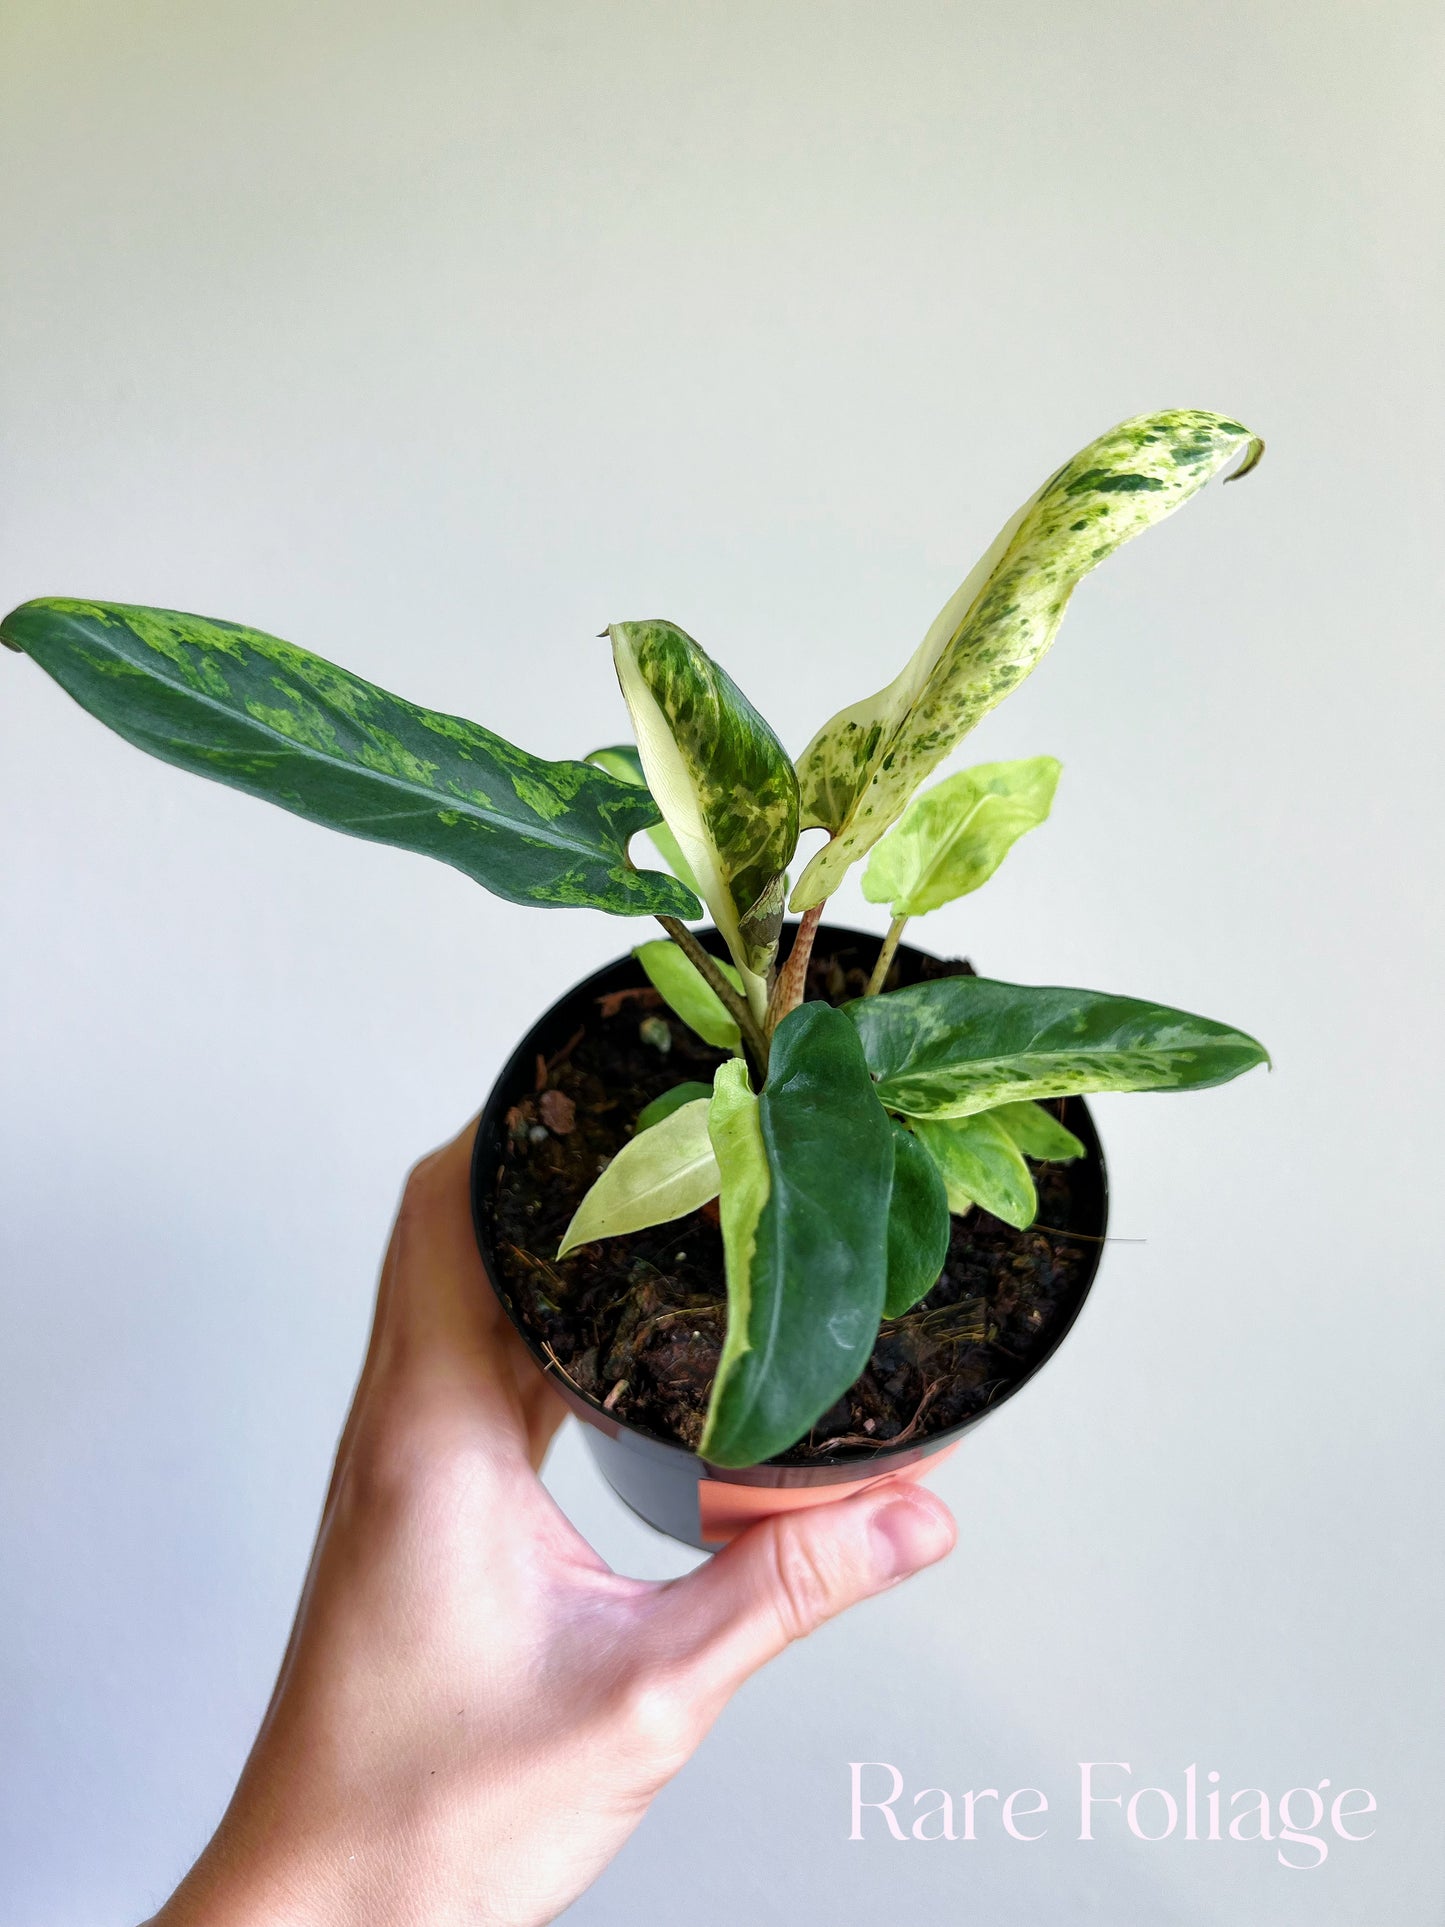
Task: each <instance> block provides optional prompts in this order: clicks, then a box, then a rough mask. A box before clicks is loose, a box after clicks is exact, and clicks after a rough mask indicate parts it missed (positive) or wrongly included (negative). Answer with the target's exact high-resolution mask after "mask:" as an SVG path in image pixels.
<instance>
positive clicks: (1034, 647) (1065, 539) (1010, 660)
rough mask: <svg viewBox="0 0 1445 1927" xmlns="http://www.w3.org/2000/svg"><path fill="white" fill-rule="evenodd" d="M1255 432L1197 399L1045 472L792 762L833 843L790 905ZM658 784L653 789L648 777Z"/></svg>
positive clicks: (867, 840) (808, 902)
mask: <svg viewBox="0 0 1445 1927" xmlns="http://www.w3.org/2000/svg"><path fill="white" fill-rule="evenodd" d="M1263 452H1264V444H1263V443H1262V442H1261V441H1260V440H1259V439H1258V437H1257V436H1255V435H1252V434H1251V433H1250V431H1249V430H1248V429H1247V428H1245V427H1242V426H1241V424H1240V423H1239V422H1236V421H1231V420H1230V419H1229V418H1228V417H1226V416H1223V415H1214V414H1210V413H1209V412H1208V411H1207V410H1204V409H1198V408H1178V409H1170V410H1168V411H1166V412H1165V413H1163V414H1159V415H1139V416H1136V417H1135V418H1134V419H1133V420H1132V421H1127V422H1123V423H1121V424H1120V426H1119V427H1118V428H1114V429H1111V430H1110V431H1109V433H1108V434H1107V435H1102V436H1100V438H1099V439H1098V440H1097V441H1095V442H1091V443H1090V444H1089V446H1088V447H1087V448H1085V449H1082V450H1081V451H1080V453H1079V454H1077V455H1076V456H1075V457H1074V458H1073V460H1072V461H1070V462H1066V463H1065V464H1064V466H1063V467H1062V468H1061V469H1059V470H1058V471H1057V473H1056V474H1054V475H1051V476H1050V477H1049V479H1048V481H1047V482H1045V483H1044V485H1043V487H1042V488H1041V489H1040V490H1039V492H1038V493H1037V494H1036V495H1035V496H1033V497H1032V498H1031V499H1030V500H1029V501H1028V502H1026V503H1025V504H1024V506H1023V507H1022V508H1021V509H1020V510H1019V512H1018V513H1017V515H1015V516H1014V517H1013V519H1012V520H1011V521H1010V522H1008V523H1007V524H1006V525H1005V527H1004V528H1003V530H1002V531H1001V532H1000V534H999V536H998V538H997V540H996V541H995V542H994V544H993V546H992V548H990V549H989V551H988V553H987V554H986V555H985V556H984V558H983V560H982V561H981V562H980V563H979V564H978V567H977V568H976V569H975V570H974V571H973V573H972V574H971V575H970V576H969V577H968V579H967V581H966V582H965V583H964V584H963V586H962V587H961V588H960V589H959V591H958V593H957V594H956V595H955V596H953V598H952V599H951V600H950V601H949V602H948V603H947V605H946V606H945V607H944V608H943V610H942V611H941V612H940V614H939V616H938V618H937V620H936V621H935V622H934V624H933V627H932V628H931V629H930V630H929V631H928V634H927V635H926V636H925V637H924V639H923V641H922V643H921V644H920V646H919V648H918V650H917V651H916V653H915V654H914V656H913V657H912V659H911V660H910V661H909V663H908V664H907V665H906V667H905V668H904V669H903V671H902V673H901V674H900V675H899V676H898V677H896V678H895V680H894V681H893V682H891V683H889V685H888V687H887V688H886V689H882V690H880V691H879V692H878V694H877V695H876V696H870V697H868V698H867V699H866V700H865V701H863V702H860V703H854V704H853V705H852V707H851V708H848V709H844V710H841V711H840V712H839V713H838V714H837V715H836V716H835V717H834V718H833V719H832V721H831V722H829V723H826V724H825V725H824V726H823V728H822V729H821V730H820V731H819V732H818V734H817V735H816V736H815V737H814V738H813V741H812V742H811V743H810V744H809V745H808V747H807V749H806V750H805V751H804V752H803V755H802V757H801V758H800V759H799V763H798V774H799V779H800V783H801V788H802V802H803V819H802V821H803V828H804V829H811V828H815V827H822V828H824V829H826V830H829V831H831V832H832V837H831V840H830V841H829V842H828V843H827V844H825V845H824V847H823V848H822V849H821V850H820V851H819V852H818V853H817V855H816V856H815V857H814V858H813V860H812V862H811V863H810V864H809V865H808V867H807V869H806V870H804V872H803V874H802V876H801V877H800V878H799V880H798V884H797V887H796V888H795V889H794V891H793V896H792V905H791V907H792V908H793V909H794V910H806V909H809V908H810V907H811V906H812V905H813V904H816V903H821V902H822V901H823V899H824V898H825V897H827V896H829V895H830V894H831V893H832V891H833V890H834V889H835V888H836V886H837V884H838V883H839V881H840V880H841V878H842V876H843V874H844V872H845V871H846V870H847V869H848V867H849V865H850V864H852V863H853V862H855V861H856V860H857V858H859V857H860V856H863V855H864V854H865V853H866V852H867V851H868V850H870V849H871V848H872V847H873V845H874V844H875V843H876V842H877V841H878V839H879V837H880V836H882V834H883V832H884V831H885V830H886V829H887V828H888V827H889V825H890V824H891V823H893V822H895V821H896V819H897V817H898V815H899V813H900V812H901V811H902V809H903V806H904V805H905V804H906V803H907V801H908V799H909V797H910V796H911V795H912V794H913V792H914V790H915V789H917V787H918V785H919V783H920V782H922V780H923V778H924V777H925V776H926V775H927V774H928V772H929V771H930V770H931V769H933V768H934V767H935V766H936V765H937V764H938V763H939V762H941V761H942V759H943V758H944V757H945V756H947V755H948V753H949V752H950V750H952V749H953V747H954V745H955V744H956V743H958V742H959V741H960V740H961V739H962V738H963V737H964V736H966V735H967V733H968V732H969V730H971V729H972V728H973V726H974V725H975V723H977V722H978V721H979V720H980V719H981V718H982V717H983V716H985V715H986V714H987V713H988V711H989V710H990V709H992V708H993V707H994V705H995V704H996V703H999V702H1002V700H1003V698H1004V697H1005V696H1007V695H1008V694H1009V692H1010V690H1012V689H1014V688H1016V687H1017V686H1018V684H1019V683H1021V682H1022V681H1023V679H1024V677H1025V676H1027V675H1028V674H1029V672H1030V670H1032V669H1033V668H1034V666H1035V664H1036V663H1037V662H1038V661H1039V659H1040V657H1042V656H1043V654H1044V652H1045V651H1046V650H1047V649H1048V647H1049V644H1050V643H1051V642H1052V641H1053V639H1054V636H1055V634H1056V633H1057V631H1058V627H1059V623H1060V622H1061V620H1062V619H1063V614H1064V610H1065V608H1066V607H1067V605H1068V600H1069V597H1070V596H1071V595H1072V593H1073V591H1074V589H1075V587H1076V585H1077V584H1078V583H1079V582H1080V581H1081V580H1082V578H1083V577H1084V576H1085V575H1087V574H1088V572H1089V571H1090V569H1093V568H1096V567H1097V566H1098V564H1099V563H1100V562H1102V561H1103V560H1104V559H1105V557H1107V556H1110V555H1112V554H1113V553H1114V551H1115V549H1117V548H1119V547H1120V546H1121V545H1122V544H1123V543H1125V542H1127V541H1129V539H1130V538H1131V537H1132V536H1135V535H1139V534H1141V533H1142V532H1143V531H1144V530H1145V529H1147V528H1150V527H1152V526H1153V524H1154V523H1156V522H1160V521H1162V520H1163V519H1164V517H1165V516H1166V515H1170V514H1172V513H1173V511H1174V510H1175V509H1177V508H1179V507H1180V506H1181V505H1182V504H1183V503H1185V502H1187V501H1188V500H1189V498H1190V496H1191V495H1194V494H1195V493H1197V491H1198V490H1199V489H1201V488H1202V487H1203V486H1204V484H1205V483H1206V482H1207V481H1209V480H1210V478H1211V477H1212V476H1214V475H1217V474H1218V473H1219V472H1220V470H1221V469H1223V468H1225V467H1227V466H1228V464H1229V463H1230V462H1232V461H1234V460H1235V458H1236V457H1238V456H1240V455H1242V456H1243V458H1244V459H1243V461H1242V462H1241V463H1240V465H1239V467H1238V468H1237V469H1236V471H1235V474H1236V476H1239V475H1243V474H1245V473H1246V472H1247V471H1248V470H1249V469H1251V468H1253V467H1254V465H1255V463H1256V462H1257V461H1258V460H1259V458H1260V456H1261V454H1262V453H1263ZM653 790H654V793H656V784H654V785H653Z"/></svg>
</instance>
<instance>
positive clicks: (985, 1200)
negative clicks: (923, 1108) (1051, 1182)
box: [913, 1111, 1039, 1231]
mask: <svg viewBox="0 0 1445 1927" xmlns="http://www.w3.org/2000/svg"><path fill="white" fill-rule="evenodd" d="M913 1128H914V1130H916V1131H917V1133H918V1137H919V1141H920V1143H921V1144H922V1145H923V1146H924V1148H925V1149H926V1150H927V1151H928V1153H929V1155H930V1156H931V1157H932V1159H933V1161H934V1163H935V1164H936V1165H937V1166H938V1169H939V1171H940V1173H941V1174H942V1177H943V1183H944V1187H945V1189H946V1190H947V1192H948V1207H949V1209H950V1211H957V1212H960V1213H961V1212H964V1211H966V1210H967V1209H968V1207H969V1205H970V1204H981V1205H982V1206H983V1208H984V1210H985V1211H991V1212H992V1213H993V1215H994V1216H995V1217H996V1218H1002V1219H1003V1221H1004V1223H1005V1224H1011V1225H1013V1226H1015V1227H1016V1228H1017V1229H1018V1230H1020V1231H1022V1230H1024V1229H1025V1227H1026V1226H1028V1225H1031V1224H1032V1223H1033V1221H1034V1219H1035V1218H1036V1217H1037V1216H1038V1209H1039V1199H1038V1193H1037V1192H1036V1191H1035V1190H1034V1181H1033V1179H1032V1178H1031V1177H1030V1176H1029V1167H1028V1166H1027V1165H1026V1164H1025V1163H1024V1161H1023V1156H1022V1154H1021V1152H1020V1151H1019V1148H1018V1146H1017V1145H1016V1144H1015V1143H1014V1141H1013V1139H1012V1138H1011V1137H1010V1136H1009V1134H1008V1132H1007V1131H1006V1130H1005V1129H1004V1127H1003V1126H1002V1124H997V1123H995V1122H994V1118H993V1114H992V1112H990V1111H981V1112H980V1113H979V1114H978V1115H977V1116H975V1117H949V1118H926V1117H919V1118H915V1119H914V1120H913Z"/></svg>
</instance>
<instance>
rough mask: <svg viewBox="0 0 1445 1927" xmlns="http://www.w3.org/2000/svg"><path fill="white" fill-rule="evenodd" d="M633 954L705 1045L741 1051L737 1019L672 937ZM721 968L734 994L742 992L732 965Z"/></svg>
mask: <svg viewBox="0 0 1445 1927" xmlns="http://www.w3.org/2000/svg"><path fill="white" fill-rule="evenodd" d="M632 954H633V956H634V957H636V959H637V961H638V962H639V963H640V964H641V965H642V968H643V969H644V970H645V971H646V972H647V979H648V982H649V983H650V984H651V985H652V987H653V989H654V990H655V991H657V992H658V994H659V995H660V996H661V997H662V999H663V1001H664V1002H665V1003H666V1004H667V1005H668V1006H669V1007H670V1008H671V1009H672V1010H674V1011H676V1013H677V1015H678V1016H679V1017H680V1018H681V1019H682V1021H683V1022H684V1023H685V1024H686V1025H687V1026H688V1027H689V1029H691V1030H695V1031H696V1032H697V1034H698V1036H699V1037H700V1038H701V1039H702V1040H703V1042H704V1043H705V1044H711V1045H713V1046H714V1048H715V1049H717V1050H734V1051H736V1050H741V1049H742V1039H741V1037H740V1036H739V1035H738V1027H737V1021H736V1019H735V1018H733V1017H730V1016H729V1015H728V1012H727V1009H726V1007H725V1006H724V1004H723V1001H722V999H721V998H720V997H719V996H718V994H717V992H716V991H715V990H714V989H713V987H712V985H711V984H709V983H708V981H707V979H706V978H705V977H704V976H703V974H702V972H701V971H700V970H699V969H698V967H697V965H696V964H695V963H694V962H693V961H692V959H691V958H690V957H689V956H687V955H686V953H685V952H684V951H683V950H682V949H681V947H680V946H679V945H677V944H675V943H674V942H673V941H672V939H671V938H670V937H663V938H661V939H660V940H659V941H658V942H656V943H641V944H639V945H638V946H637V948H636V949H635V950H634V951H633V953H632ZM718 968H719V969H720V970H722V971H723V972H724V973H725V974H726V976H727V978H728V980H729V982H730V983H731V984H732V986H733V988H734V989H735V990H741V989H742V978H741V977H740V976H739V974H738V972H737V971H736V970H734V968H733V967H732V965H731V964H729V963H721V964H719V966H718Z"/></svg>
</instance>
